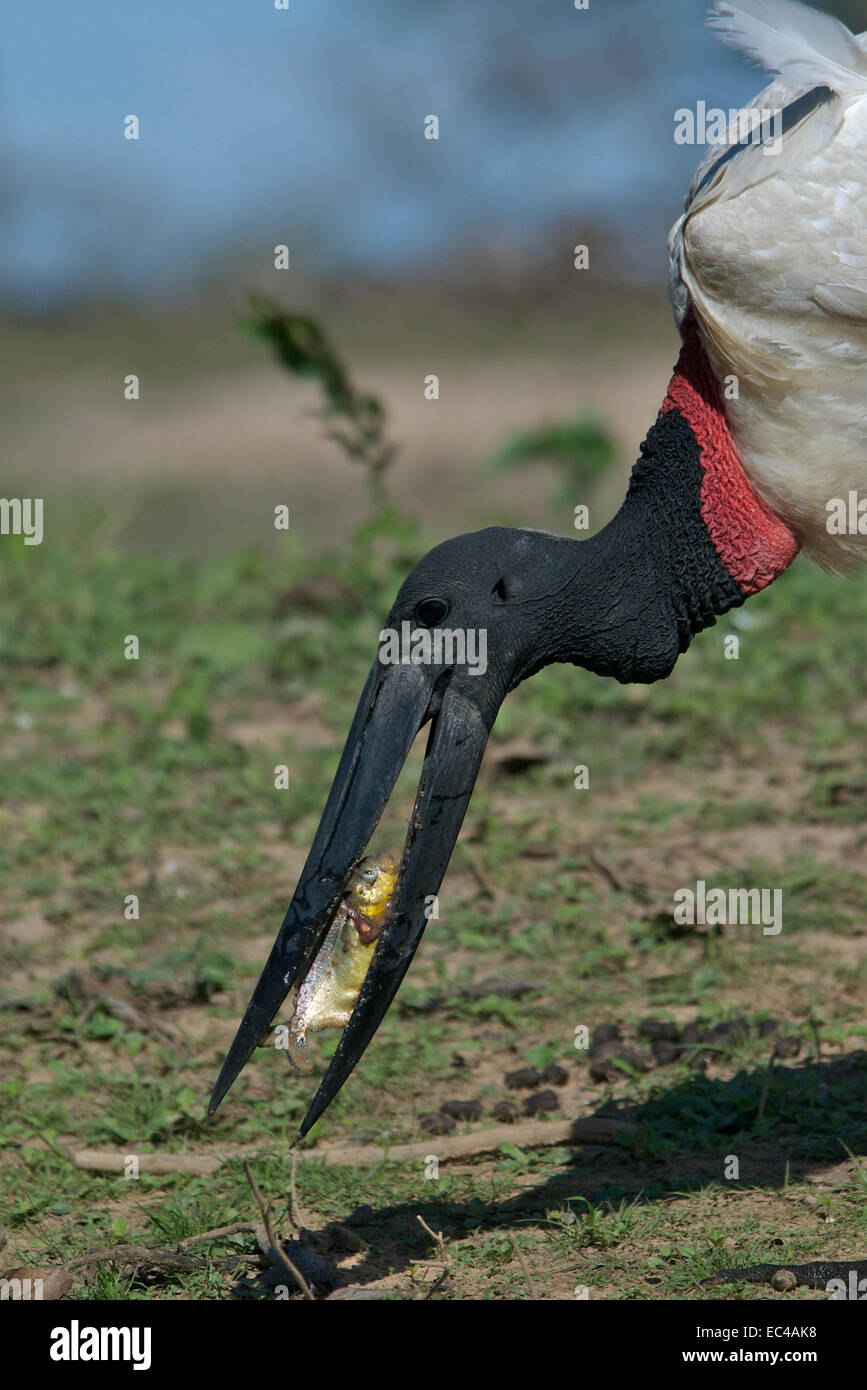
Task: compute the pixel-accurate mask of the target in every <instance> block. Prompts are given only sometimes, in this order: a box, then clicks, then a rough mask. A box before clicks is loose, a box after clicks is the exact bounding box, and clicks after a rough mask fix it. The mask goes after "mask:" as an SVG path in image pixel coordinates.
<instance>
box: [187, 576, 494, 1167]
mask: <svg viewBox="0 0 867 1390" xmlns="http://www.w3.org/2000/svg"><path fill="white" fill-rule="evenodd" d="M439 612H440V608H439V606H438V605H436V606H434V605H433V604H431V606H430V607H429V608H428V609H426V610H425V609H423V615H425V614H426V616H427V617H429V618H433V616H434V614H435V613H439ZM403 621H406V620H403ZM414 630H415V631H418V629H414ZM424 630H425V629H421V631H424ZM386 631H399V629H386ZM380 655H382V651H381V652H380ZM473 680H474V678H473V676H472V674H471V673H469V672H468V671H467V670H466V669H463V670H458V668H457V667H456V666H455V665H454V664H452V665H450V664H448V663H447V662H436V661H435V660H432V661H430V662H429V663H427V664H425V663H424V662H420V663H419V664H412V662H411V661H408V662H407V663H406V664H403V663H400V664H391V663H383V661H381V660H380V659H379V658H378V659H377V661H376V662H375V663H374V666H373V669H372V670H371V672H370V675H369V676H368V679H367V683H366V685H365V687H364V690H363V692H362V695H361V699H360V700H359V703H358V708H357V710H356V713H355V718H354V719H353V722H352V727H351V728H350V731H349V736H348V738H347V740H346V745H345V747H344V749H343V755H342V757H341V759H340V763H339V765H338V768H337V773H336V776H335V778H334V782H333V784H332V787H331V792H330V794H329V797H328V801H327V803H326V806H325V810H324V812H323V815H322V820H321V822H320V824H319V828H318V830H317V832H316V836H315V839H314V841H313V845H312V847H311V850H310V854H309V856H308V859H307V863H306V864H305V866H304V870H303V872H302V874H301V878H300V880H299V883H298V886H297V888H296V890H295V896H294V897H293V899H292V902H291V903H290V905H289V910H288V912H287V913H286V917H285V919H284V921H283V925H282V927H281V929H280V932H279V934H278V936H277V940H276V941H275V943H274V946H273V949H272V951H271V954H270V956H269V958H268V961H267V963H266V965H265V968H264V970H263V972H262V975H261V978H260V979H259V982H258V984H257V985H256V988H255V990H254V992H253V997H252V999H251V1000H250V1003H249V1004H248V1006H247V1010H246V1012H245V1014H244V1017H243V1019H242V1020H241V1024H240V1027H239V1028H238V1032H237V1034H236V1036H235V1039H234V1041H233V1043H232V1045H231V1047H230V1049H229V1052H228V1055H227V1057H226V1060H225V1062H224V1064H223V1067H222V1070H221V1072H220V1075H219V1077H218V1079H217V1084H216V1086H215V1087H214V1092H213V1095H212V1097H211V1102H210V1106H209V1113H211V1114H212V1113H213V1112H214V1111H215V1110H216V1108H217V1106H218V1105H219V1104H220V1102H221V1101H222V1099H223V1097H224V1096H225V1094H226V1092H227V1091H228V1090H229V1087H230V1086H231V1085H232V1083H233V1082H234V1080H235V1078H236V1077H237V1076H238V1074H239V1072H240V1071H241V1070H242V1068H243V1067H244V1066H245V1065H246V1063H247V1062H248V1061H249V1059H250V1057H251V1056H252V1054H253V1051H254V1050H255V1048H256V1047H257V1046H258V1045H259V1043H260V1041H261V1040H262V1038H263V1035H264V1034H265V1033H266V1032H267V1030H268V1028H269V1026H270V1025H271V1023H272V1020H273V1019H274V1017H275V1015H276V1014H277V1011H278V1010H279V1009H280V1006H281V1005H282V1003H283V1001H284V999H285V998H286V996H287V994H288V993H289V991H290V990H291V989H292V988H293V987H296V986H300V990H299V994H300V992H301V991H303V990H304V988H305V983H304V982H305V981H307V980H308V977H309V976H310V974H311V971H313V970H315V968H316V962H317V959H318V957H319V956H320V953H322V952H323V950H324V949H326V941H327V938H328V934H329V930H330V929H331V928H332V926H333V925H334V921H335V916H336V914H338V913H339V911H340V909H341V904H342V903H343V902H344V901H345V899H346V895H347V892H348V891H349V892H350V893H351V887H350V884H351V879H352V875H353V873H354V872H355V871H356V869H357V866H358V865H359V863H360V861H361V860H362V858H363V856H364V853H365V850H366V848H367V846H368V844H369V843H370V840H371V837H372V836H373V834H374V831H375V829H376V826H377V823H378V822H379V819H380V817H381V815H382V812H383V809H384V807H385V805H386V803H387V801H388V799H389V797H390V795H391V792H392V790H393V788H394V785H395V782H396V780H397V777H398V775H399V773H400V770H401V768H402V766H403V764H404V762H405V760H406V757H407V755H408V753H409V751H410V749H411V747H412V745H413V742H414V741H415V738H416V735H417V734H418V732H419V730H420V729H421V728H422V727H424V726H425V725H429V735H428V741H427V748H426V752H425V757H424V764H423V767H422V772H421V779H420V782H419V786H418V792H417V795H416V798H415V805H414V808H413V811H412V815H411V817H410V823H409V828H408V832H407V836H406V841H405V844H404V848H403V854H402V858H401V861H400V865H399V867H398V873H397V888H396V891H395V892H394V893H393V894H392V895H391V899H390V907H389V911H388V914H387V915H386V917H385V921H384V923H383V925H382V926H381V928H380V929H379V932H378V935H377V936H376V939H375V946H374V950H373V953H372V958H371V960H370V964H369V967H368V968H367V969H366V973H364V975H363V983H362V985H361V991H360V994H359V997H358V1001H357V1003H356V1005H355V1008H354V1009H353V1011H352V1014H351V1016H350V1018H349V1022H348V1023H347V1025H346V1027H345V1029H344V1031H343V1034H342V1036H341V1038H340V1042H339V1044H338V1047H337V1051H336V1052H335V1054H334V1056H333V1058H332V1060H331V1063H330V1065H329V1067H328V1070H327V1072H326V1074H325V1076H324V1078H323V1080H322V1083H321V1085H320V1087H319V1090H318V1091H317V1093H316V1096H315V1097H314V1100H313V1103H312V1105H311V1106H310V1108H309V1110H308V1112H307V1114H306V1116H305V1118H304V1122H303V1124H302V1125H301V1128H300V1131H299V1134H298V1138H301V1137H303V1135H305V1134H306V1133H307V1132H308V1130H309V1129H310V1128H311V1127H312V1126H313V1125H314V1124H315V1123H316V1121H317V1120H318V1119H319V1117H320V1115H321V1114H322V1113H323V1111H324V1110H325V1109H326V1107H327V1106H328V1105H329V1103H330V1102H331V1101H332V1100H333V1098H334V1096H335V1095H336V1094H337V1092H338V1091H339V1090H340V1088H341V1086H342V1085H343V1083H344V1082H345V1081H346V1079H347V1077H348V1076H349V1075H350V1073H351V1072H352V1070H353V1068H354V1067H355V1066H356V1064H357V1063H358V1061H359V1059H360V1057H361V1055H362V1053H363V1052H364V1050H365V1048H366V1047H367V1045H368V1043H369V1042H370V1040H371V1038H372V1037H373V1035H374V1033H375V1032H376V1030H377V1028H378V1027H379V1024H380V1023H381V1021H382V1018H383V1016H384V1014H385V1012H386V1010H387V1009H388V1007H389V1005H390V1003H391V1001H392V999H393V998H394V996H395V993H396V992H397V989H398V987H399V985H400V982H401V980H402V979H403V977H404V975H405V974H406V972H407V969H408V968H409V965H410V962H411V961H412V958H413V955H414V953H415V950H416V948H417V946H418V943H419V941H420V939H421V936H422V933H423V931H424V929H425V926H426V924H427V920H428V917H427V915H426V909H427V911H428V912H429V911H430V904H431V902H432V901H433V899H434V898H435V897H436V894H437V893H438V891H439V888H440V884H441V882H442V879H443V875H444V874H445V871H446V867H447V865H448V862H449V859H450V857H451V853H452V849H453V848H454V844H455V841H456V840H457V837H458V832H459V830H460V828H461V822H462V821H463V818H464V813H465V811H466V809H467V805H468V804H469V800H470V796H471V795H472V791H473V786H474V784H475V780H476V774H477V773H478V770H479V766H480V764H481V761H482V755H483V753H484V750H485V744H486V742H487V739H488V734H489V732H490V729H491V726H492V724H493V722H494V719H495V718H496V714H497V710H498V708H499V705H500V701H501V698H502V693H504V692H502V693H501V692H500V691H499V689H498V688H497V686H498V683H497V682H493V683H492V682H491V681H486V680H485V677H484V676H483V675H480V676H478V677H476V678H475V686H476V687H477V688H474V685H473ZM296 1142H297V1141H296Z"/></svg>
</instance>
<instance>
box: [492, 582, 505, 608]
mask: <svg viewBox="0 0 867 1390" xmlns="http://www.w3.org/2000/svg"><path fill="white" fill-rule="evenodd" d="M506 597H507V595H506V581H505V579H498V580H497V582H496V584H495V585H494V587H493V589H492V590H491V598H498V599H499V600H500V602H501V603H505V602H506Z"/></svg>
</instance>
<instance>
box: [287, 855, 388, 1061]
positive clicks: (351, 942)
mask: <svg viewBox="0 0 867 1390" xmlns="http://www.w3.org/2000/svg"><path fill="white" fill-rule="evenodd" d="M396 883H397V865H396V864H395V862H394V859H393V858H392V856H391V855H390V854H378V855H376V856H375V857H370V856H369V857H368V858H367V859H362V861H361V863H360V864H359V866H358V868H357V869H356V870H355V873H354V874H353V875H352V878H351V879H350V882H349V888H348V890H347V892H346V895H345V896H344V898H343V900H342V902H341V904H340V906H339V907H338V909H337V911H336V913H335V914H334V920H333V921H332V923H331V926H330V927H329V928H328V932H327V935H326V937H325V941H324V942H323V945H322V949H321V950H320V952H319V954H318V955H317V957H316V959H315V960H314V962H313V964H312V966H311V967H310V970H309V972H308V974H307V976H306V977H305V979H304V981H303V983H302V985H301V987H300V989H299V990H298V994H297V996H296V998H295V1008H294V1011H293V1013H292V1018H291V1019H290V1022H289V1033H288V1048H287V1051H288V1053H289V1057H290V1059H291V1061H292V1063H293V1065H294V1066H295V1067H296V1068H297V1070H298V1071H303V1072H309V1071H312V1069H313V1063H312V1061H311V1059H310V1054H309V1052H308V1051H307V1038H306V1035H307V1033H308V1032H311V1033H316V1032H319V1030H320V1029H321V1028H345V1027H346V1025H347V1023H348V1022H349V1017H350V1015H351V1013H352V1010H353V1009H354V1008H355V1004H356V1001H357V999H358V996H359V994H360V993H361V986H362V985H363V984H364V978H365V976H366V974H367V972H368V969H369V967H370V962H371V961H372V959H373V952H374V949H375V946H376V938H377V937H378V935H379V933H380V931H381V929H382V926H383V923H384V921H385V918H386V914H387V912H388V909H389V907H390V906H391V897H392V894H393V893H394V889H395V885H396Z"/></svg>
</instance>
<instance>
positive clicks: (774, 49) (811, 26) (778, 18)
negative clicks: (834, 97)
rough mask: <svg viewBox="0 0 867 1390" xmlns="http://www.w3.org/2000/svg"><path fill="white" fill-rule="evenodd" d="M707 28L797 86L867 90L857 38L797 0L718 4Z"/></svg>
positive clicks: (723, 0)
mask: <svg viewBox="0 0 867 1390" xmlns="http://www.w3.org/2000/svg"><path fill="white" fill-rule="evenodd" d="M708 24H709V25H710V27H711V28H712V29H715V30H716V31H717V33H718V34H719V36H720V38H721V39H722V40H723V42H724V43H727V44H729V45H730V46H731V47H732V48H736V49H738V50H739V52H741V53H745V54H746V55H747V56H748V57H750V58H754V59H755V60H756V62H757V63H759V64H761V66H762V67H764V68H766V69H767V70H768V72H775V73H779V74H780V76H781V77H782V78H784V79H785V81H786V82H791V83H792V84H793V85H795V86H799V87H800V86H803V87H807V86H811V87H814V86H816V87H817V86H827V87H831V88H832V89H833V90H834V91H836V92H855V91H862V90H867V54H865V52H864V50H863V49H862V48H861V46H860V45H859V43H858V41H857V39H856V38H855V36H854V34H852V33H851V32H850V30H849V29H847V28H846V25H845V24H843V23H841V21H840V20H839V19H834V17H833V16H832V15H829V14H820V13H819V11H818V10H811V9H808V8H807V6H806V5H801V4H798V3H797V0H715V4H714V10H713V13H712V14H711V15H710V16H709V17H708Z"/></svg>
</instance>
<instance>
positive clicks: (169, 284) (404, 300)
mask: <svg viewBox="0 0 867 1390" xmlns="http://www.w3.org/2000/svg"><path fill="white" fill-rule="evenodd" d="M706 8H707V7H706V5H705V3H704V0H654V3H653V4H652V5H650V4H648V3H646V0H616V3H614V4H601V3H594V4H592V5H591V7H590V9H589V10H587V11H577V10H575V9H574V8H573V7H572V5H571V3H567V0H536V2H535V3H533V4H532V5H530V4H528V3H527V0H473V3H472V4H466V3H462V4H459V3H457V0H440V2H439V3H437V4H436V5H432V6H414V7H412V8H409V9H408V8H407V6H406V5H403V4H401V3H399V0H366V3H365V4H363V5H357V4H348V3H346V0H317V3H316V4H313V3H311V0H291V4H290V8H289V10H288V11H276V10H275V9H274V8H273V6H271V5H270V3H267V4H266V3H264V0H263V3H260V4H258V5H253V6H251V5H249V4H246V3H241V0H184V3H183V4H180V5H178V4H170V3H167V2H166V0H163V3H151V4H148V5H141V4H139V3H133V0H87V3H85V4H80V5H77V6H74V7H71V6H70V7H64V6H56V5H49V4H45V3H22V2H21V0H17V3H16V0H13V3H12V4H10V5H8V6H7V7H6V11H5V15H4V18H3V20H2V27H0V129H2V134H3V141H2V154H0V170H2V186H3V217H2V223H0V310H2V322H0V353H2V358H3V371H2V387H0V390H2V416H3V422H4V423H3V431H4V447H3V458H4V487H5V489H6V492H7V493H8V494H10V495H11V494H14V493H16V492H19V493H26V494H27V495H33V494H41V495H43V496H44V497H45V498H46V506H47V508H48V512H47V517H48V520H47V525H48V527H49V534H50V535H53V536H54V537H55V539H57V538H58V537H59V535H60V534H68V535H69V537H70V538H76V537H77V536H79V537H80V536H81V535H85V534H86V535H88V536H91V531H90V530H89V529H87V530H86V531H85V532H84V533H79V532H77V531H76V530H75V524H76V523H75V518H76V517H80V516H81V515H85V516H86V518H87V527H88V528H90V527H92V526H95V527H96V528H97V531H96V536H95V543H96V544H99V543H101V542H102V541H103V540H106V539H110V540H111V541H113V542H120V543H122V545H123V547H124V548H125V549H129V548H136V549H141V550H152V549H157V550H160V551H164V550H169V551H177V552H187V551H192V552H194V553H195V552H198V551H201V550H208V549H211V550H212V549H214V548H217V549H223V548H225V547H226V546H228V545H234V544H237V543H238V542H239V541H250V542H252V543H253V544H255V545H256V546H257V547H259V546H262V547H265V548H267V547H268V546H272V545H274V544H276V543H277V542H276V541H275V538H274V534H273V528H272V527H271V525H270V509H271V507H272V506H273V505H274V504H275V503H276V502H286V503H288V504H290V505H291V507H292V512H293V522H294V529H295V534H296V535H297V536H299V537H300V536H302V535H303V537H304V542H305V544H306V545H314V546H316V545H322V546H328V545H330V544H331V543H332V542H333V541H334V540H335V538H336V537H339V536H340V535H342V534H346V533H348V532H349V531H350V530H351V529H352V528H353V526H354V525H355V524H356V523H357V522H358V520H359V518H360V517H362V516H363V515H364V513H365V507H366V497H365V488H364V479H363V477H362V476H361V470H359V469H357V468H356V469H353V468H352V467H351V466H350V465H349V464H348V463H347V460H346V459H345V458H344V457H342V456H341V454H340V452H339V451H337V450H336V449H335V448H334V446H333V445H332V444H330V443H328V442H327V441H326V440H325V439H324V432H323V429H322V426H321V422H320V421H318V420H317V419H316V418H315V417H314V416H313V414H312V411H313V409H314V408H315V407H317V406H318V404H319V398H318V395H317V390H316V387H315V385H313V384H311V385H305V384H299V383H298V382H295V381H291V380H289V379H288V378H287V377H286V376H285V374H283V373H281V371H280V369H279V367H278V366H277V365H275V363H274V362H273V361H272V358H271V355H270V354H269V353H268V351H267V348H265V347H263V346H262V345H261V344H257V343H256V342H255V341H252V340H251V339H250V337H249V335H245V334H244V333H243V332H242V331H241V328H240V321H241V319H242V318H243V317H244V313H245V306H246V301H247V296H248V293H249V292H250V291H251V290H255V291H259V292H261V293H263V294H265V295H267V296H268V297H269V298H271V299H273V300H275V301H277V302H278V303H280V304H282V305H284V306H285V307H291V308H294V309H295V310H301V311H303V312H305V313H310V314H312V315H313V316H314V317H315V318H316V320H317V322H319V323H321V324H322V325H323V327H324V328H325V330H326V331H327V332H328V334H329V335H330V337H331V338H332V340H333V341H334V342H335V343H336V345H337V348H338V350H339V351H340V353H341V354H342V355H343V356H344V358H345V360H346V362H347V364H348V366H349V368H350V370H351V371H352V373H353V375H354V377H355V378H356V379H357V380H358V383H359V384H360V386H361V387H363V388H366V389H368V388H369V389H372V390H374V391H375V392H376V393H377V394H378V395H379V396H380V398H381V400H382V403H383V405H384V407H385V409H386V410H387V412H388V417H389V422H390V425H389V430H390V435H391V437H392V438H393V439H394V441H395V442H396V443H397V444H398V445H399V446H400V447H399V452H398V454H397V455H396V457H395V460H394V462H393V465H392V467H391V469H390V470H389V472H390V476H389V493H390V495H391V496H392V497H393V499H394V500H395V501H396V502H397V503H398V505H399V506H400V507H401V508H402V509H403V510H404V511H406V512H409V513H411V514H413V515H415V516H417V517H418V518H419V520H420V521H421V523H422V527H423V530H424V532H425V536H426V537H429V538H431V539H438V538H441V537H442V536H445V535H447V534H450V533H453V532H455V531H457V530H461V529H468V528H471V527H473V526H476V525H480V524H485V523H489V522H496V521H518V522H522V523H524V524H530V525H539V524H543V525H548V526H551V527H553V528H554V529H561V530H569V529H571V524H572V522H571V514H572V508H571V505H567V503H569V497H568V495H566V493H564V490H563V488H562V487H561V488H560V489H559V491H558V489H557V488H556V486H554V485H553V483H555V482H556V478H555V474H556V473H557V471H558V469H559V471H560V473H561V474H562V471H563V468H564V467H566V468H567V471H568V466H569V464H570V459H569V458H568V457H565V456H564V455H563V452H562V449H561V450H560V454H559V455H558V454H557V449H556V448H554V449H553V452H552V449H551V448H548V447H544V440H543V441H542V442H541V443H539V442H538V441H537V444H538V447H536V448H535V449H532V450H530V451H529V452H530V454H531V455H532V466H529V467H527V468H521V469H511V470H506V471H504V470H500V471H498V470H496V469H495V468H492V467H491V460H492V459H493V458H495V457H496V456H497V455H498V454H500V453H501V452H502V449H503V446H504V444H505V445H506V446H508V444H509V441H510V440H513V438H514V436H515V434H516V433H518V434H520V433H521V432H527V431H530V432H535V431H539V430H540V429H542V430H543V429H545V428H547V427H548V426H550V425H551V424H552V423H553V424H557V423H559V422H569V421H575V420H582V419H584V418H585V417H586V419H587V420H589V421H590V423H591V425H595V424H598V426H600V427H602V428H604V430H605V431H607V432H608V434H609V436H610V440H611V445H612V448H611V450H610V459H611V462H612V465H613V467H612V476H611V478H610V479H609V481H608V482H607V483H605V482H599V483H598V486H596V488H595V491H594V500H595V501H596V502H597V510H596V514H595V515H594V516H593V518H592V520H593V525H594V529H595V526H596V525H598V524H601V522H602V521H604V520H607V518H608V516H609V515H610V514H611V512H612V511H613V509H614V507H615V506H616V504H617V501H618V499H619V495H620V492H621V489H622V482H623V480H624V477H625V474H626V471H627V470H628V468H629V466H630V465H631V462H632V461H633V459H634V457H635V452H636V449H637V447H638V444H639V443H640V440H641V439H642V438H643V436H644V433H645V431H646V430H647V428H648V427H649V425H650V424H651V423H652V420H653V418H654V416H655V413H656V410H657V408H658V405H659V403H660V400H661V397H662V394H663V391H664V387H665V384H666V382H667V378H668V371H669V368H670V367H671V365H672V363H673V361H674V358H675V357H676V352H677V341H676V335H675V330H674V327H673V324H672V321H671V315H670V312H669V309H668V305H667V300H666V274H667V268H666V259H665V238H666V233H667V230H668V228H669V226H670V224H671V223H672V221H673V220H674V219H675V217H676V216H677V215H678V213H679V211H680V209H681V206H682V199H683V195H684V192H685V190H686V188H687V186H688V183H689V179H690V176H691V173H692V170H693V168H694V166H695V164H696V162H697V159H698V157H699V154H700V151H699V150H697V149H695V148H690V147H685V148H684V147H679V146H677V145H675V143H674V140H673V129H674V120H673V113H674V111H675V110H676V109H677V108H678V107H679V106H692V107H694V105H695V102H696V100H697V99H699V98H702V99H704V100H705V101H707V103H708V105H719V106H723V107H726V108H728V107H730V106H735V105H738V104H740V103H741V102H743V101H745V100H747V99H748V98H749V97H751V96H752V95H754V93H755V92H756V90H758V89H759V87H760V86H761V84H762V77H761V74H760V73H759V72H757V71H756V70H752V69H750V67H749V65H747V64H746V63H744V62H742V61H741V60H739V59H738V58H737V57H736V56H735V55H734V54H732V53H731V52H730V51H729V50H727V49H726V48H724V47H723V46H722V45H721V44H719V43H718V42H716V41H715V40H714V39H713V38H712V36H711V35H710V33H709V32H708V31H707V30H706V28H705V27H704V24H703V22H702V20H703V15H704V12H705V9H706ZM858 8H859V4H858V3H857V0H856V3H854V4H852V5H850V6H849V7H848V10H847V8H846V6H845V5H844V4H843V3H842V0H838V3H836V4H835V5H834V6H833V9H834V10H835V12H837V13H839V14H842V15H848V17H849V18H850V20H851V21H852V22H853V23H854V24H855V25H856V27H857V23H858V20H857V11H858ZM129 114H135V115H137V116H138V117H139V121H140V139H138V140H137V141H134V140H127V139H125V138H124V133H123V122H124V118H125V117H126V116H127V115H129ZM431 114H433V115H436V116H437V117H438V119H439V122H440V138H439V140H437V141H433V140H426V139H425V138H424V120H425V117H426V116H428V115H431ZM579 242H581V243H586V244H588V245H589V247H590V256H591V261H590V269H589V270H587V271H582V272H578V271H576V270H575V269H574V268H573V265H572V248H573V246H574V245H575V244H576V243H579ZM279 244H285V245H287V246H288V248H289V259H290V269H288V270H282V271H278V270H275V268H274V250H273V248H274V247H275V245H279ZM129 373H136V374H137V375H138V376H139V377H140V381H141V388H140V389H141V398H140V400H139V401H137V402H135V403H130V402H127V401H125V400H124V395H123V380H124V378H125V376H126V375H127V374H129ZM431 373H434V374H436V375H438V376H439V378H440V399H439V401H438V402H429V401H426V400H425V398H424V394H423V392H424V378H425V377H426V376H427V375H429V374H431ZM560 442H562V441H560ZM556 443H557V441H555V444H556ZM573 452H574V451H573ZM572 462H574V458H573V459H572ZM578 465H579V472H578V475H577V480H578V481H579V482H580V459H579V460H578ZM546 471H547V473H548V474H550V475H551V476H550V478H549V477H547V476H546ZM596 471H597V472H598V471H599V470H596ZM573 490H574V489H573ZM567 492H568V489H567ZM586 492H587V489H586V488H584V489H583V491H581V493H580V494H579V495H578V496H576V497H575V499H574V500H575V501H576V502H578V501H587V500H588V497H587V496H586V495H585V494H586ZM70 528H71V529H70ZM284 541H285V538H284Z"/></svg>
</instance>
